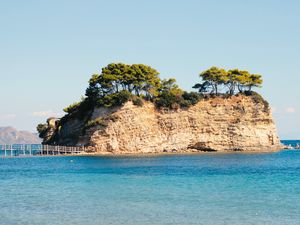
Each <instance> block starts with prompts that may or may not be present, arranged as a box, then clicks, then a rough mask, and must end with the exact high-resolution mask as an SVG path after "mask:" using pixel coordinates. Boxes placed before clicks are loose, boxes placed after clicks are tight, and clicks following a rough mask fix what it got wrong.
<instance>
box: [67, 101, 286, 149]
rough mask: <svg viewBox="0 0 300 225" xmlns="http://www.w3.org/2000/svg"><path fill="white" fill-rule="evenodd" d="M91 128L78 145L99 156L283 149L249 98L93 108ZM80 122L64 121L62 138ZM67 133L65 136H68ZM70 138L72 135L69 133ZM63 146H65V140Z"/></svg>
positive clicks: (263, 110) (262, 109) (267, 117)
mask: <svg viewBox="0 0 300 225" xmlns="http://www.w3.org/2000/svg"><path fill="white" fill-rule="evenodd" d="M90 121H101V122H100V123H96V122H95V123H91V124H92V125H93V126H91V127H87V128H86V129H85V132H84V134H83V135H81V136H79V137H78V139H77V140H76V141H77V143H76V144H79V145H89V146H94V147H95V149H96V151H97V152H98V153H113V154H127V153H134V154H136V153H160V152H188V151H221V152H226V151H275V150H278V149H281V148H282V146H281V144H280V141H279V139H278V137H277V131H276V126H275V124H274V122H273V119H272V115H271V112H270V110H269V108H267V107H266V105H264V104H263V103H261V102H256V101H254V100H253V98H252V97H246V96H234V97H231V98H228V99H224V98H210V99H207V100H202V101H200V102H199V103H197V104H196V105H194V106H192V107H190V108H188V109H179V110H176V111H174V110H173V111H171V110H157V109H156V108H155V106H154V104H153V103H151V102H144V105H143V106H141V107H140V106H135V105H134V104H133V103H132V102H131V101H129V102H127V103H126V104H124V105H123V106H122V107H119V108H113V109H107V108H97V109H95V110H94V112H93V113H92V116H91V118H90ZM82 125H83V122H82V121H81V122H80V121H79V120H78V119H74V120H73V121H72V120H70V121H68V122H67V123H66V124H65V126H64V128H63V129H64V133H63V134H64V135H65V136H67V135H71V133H72V132H74V130H76V129H77V130H80V129H79V127H80V126H82ZM68 131H69V133H68ZM70 132H71V133H70ZM64 135H61V136H62V140H63V136H64Z"/></svg>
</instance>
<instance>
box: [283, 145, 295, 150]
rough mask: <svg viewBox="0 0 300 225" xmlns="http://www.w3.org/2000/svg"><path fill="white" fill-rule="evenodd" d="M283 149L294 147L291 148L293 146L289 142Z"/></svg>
mask: <svg viewBox="0 0 300 225" xmlns="http://www.w3.org/2000/svg"><path fill="white" fill-rule="evenodd" d="M285 149H289V150H291V149H294V148H293V146H292V145H291V144H289V145H286V146H285Z"/></svg>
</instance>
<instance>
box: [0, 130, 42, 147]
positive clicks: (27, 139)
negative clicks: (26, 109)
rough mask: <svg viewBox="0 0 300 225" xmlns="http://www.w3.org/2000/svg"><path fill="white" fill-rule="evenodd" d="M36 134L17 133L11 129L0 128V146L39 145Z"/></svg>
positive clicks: (39, 141) (39, 140)
mask: <svg viewBox="0 0 300 225" xmlns="http://www.w3.org/2000/svg"><path fill="white" fill-rule="evenodd" d="M40 143H41V139H40V138H39V137H38V135H37V134H33V133H31V132H28V131H18V130H17V129H15V128H13V127H0V144H40Z"/></svg>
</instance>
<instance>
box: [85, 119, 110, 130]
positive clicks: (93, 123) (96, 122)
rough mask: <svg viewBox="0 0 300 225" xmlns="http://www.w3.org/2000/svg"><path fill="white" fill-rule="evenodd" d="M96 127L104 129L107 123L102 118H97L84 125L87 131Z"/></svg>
mask: <svg viewBox="0 0 300 225" xmlns="http://www.w3.org/2000/svg"><path fill="white" fill-rule="evenodd" d="M98 125H100V126H103V127H106V126H107V121H105V120H104V119H103V118H102V117H99V118H97V119H94V120H89V121H88V122H87V123H86V124H85V129H88V128H90V127H94V126H98Z"/></svg>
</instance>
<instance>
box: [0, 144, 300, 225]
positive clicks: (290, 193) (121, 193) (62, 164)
mask: <svg viewBox="0 0 300 225" xmlns="http://www.w3.org/2000/svg"><path fill="white" fill-rule="evenodd" d="M298 142H299V143H300V141H284V143H285V144H291V145H296V144H297V143H298ZM0 224H1V225H19V224H20V225H27V224H28V225H44V224H45V225H56V224H57V225H61V224H64V225H65V224H72V225H73V224H75V225H76V224H78V225H89V224H91V225H97V224H103V225H108V224H139V225H140V224H141V225H144V224H145V225H146V224H151V225H152V224H170V225H171V224H172V225H173V224H180V225H181V224H188V225H189V224H204V225H209V224H212V225H218V224H220V225H221V224H222V225H224V224H230V225H235V224H236V225H243V224H253V225H254V224H255V225H257V224H272V225H273V224H278V225H284V224H289V225H292V224H300V150H282V151H279V152H273V153H258V154H253V153H230V154H220V153H218V154H216V153H207V154H206V153H205V154H197V155H175V154H174V155H162V156H148V157H137V156H131V157H125V156H124V157H108V156H107V157H87V156H77V157H76V156H74V157H73V156H55V157H24V158H22V157H11V158H0Z"/></svg>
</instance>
